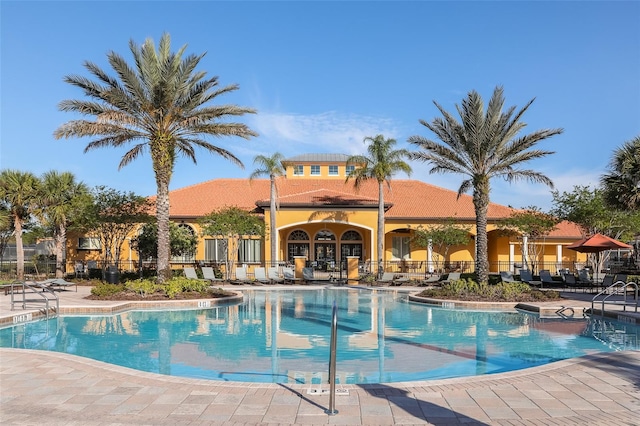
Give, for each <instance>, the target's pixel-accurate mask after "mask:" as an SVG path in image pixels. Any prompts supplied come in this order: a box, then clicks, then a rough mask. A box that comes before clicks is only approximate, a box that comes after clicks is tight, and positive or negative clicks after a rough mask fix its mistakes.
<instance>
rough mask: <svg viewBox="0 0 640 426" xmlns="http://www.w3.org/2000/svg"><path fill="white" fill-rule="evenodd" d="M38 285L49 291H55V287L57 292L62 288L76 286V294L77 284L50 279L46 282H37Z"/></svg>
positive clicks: (60, 279) (59, 279)
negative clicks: (47, 288)
mask: <svg viewBox="0 0 640 426" xmlns="http://www.w3.org/2000/svg"><path fill="white" fill-rule="evenodd" d="M38 284H40V285H43V286H45V287H49V288H50V289H51V290H55V288H56V287H57V288H58V291H60V290H62V287H71V286H76V292H78V283H73V282H70V281H65V280H63V279H62V278H50V279H48V280H44V281H39V282H38Z"/></svg>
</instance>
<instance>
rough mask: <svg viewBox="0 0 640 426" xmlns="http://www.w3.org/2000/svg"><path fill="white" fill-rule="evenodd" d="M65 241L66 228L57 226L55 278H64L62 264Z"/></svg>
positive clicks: (64, 271)
mask: <svg viewBox="0 0 640 426" xmlns="http://www.w3.org/2000/svg"><path fill="white" fill-rule="evenodd" d="M66 240H67V228H66V227H65V226H64V224H62V223H60V224H58V232H56V278H64V275H65V273H66V268H65V263H64V258H63V257H64V246H65V241H66Z"/></svg>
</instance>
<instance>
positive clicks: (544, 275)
mask: <svg viewBox="0 0 640 426" xmlns="http://www.w3.org/2000/svg"><path fill="white" fill-rule="evenodd" d="M545 284H546V285H547V286H554V285H556V282H555V281H554V280H553V277H552V276H551V272H549V270H548V269H543V270H541V271H540V288H542V287H543V286H544V285H545Z"/></svg>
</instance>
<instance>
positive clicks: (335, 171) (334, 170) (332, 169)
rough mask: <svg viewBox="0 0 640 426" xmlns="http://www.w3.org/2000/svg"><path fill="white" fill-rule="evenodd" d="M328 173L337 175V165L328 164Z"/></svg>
mask: <svg viewBox="0 0 640 426" xmlns="http://www.w3.org/2000/svg"><path fill="white" fill-rule="evenodd" d="M329 175H330V176H338V166H329Z"/></svg>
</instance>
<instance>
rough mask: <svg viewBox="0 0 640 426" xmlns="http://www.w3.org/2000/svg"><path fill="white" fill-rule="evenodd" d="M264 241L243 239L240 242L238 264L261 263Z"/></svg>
mask: <svg viewBox="0 0 640 426" xmlns="http://www.w3.org/2000/svg"><path fill="white" fill-rule="evenodd" d="M261 262H262V240H260V239H256V238H243V239H241V240H240V241H238V263H261Z"/></svg>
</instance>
